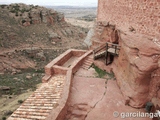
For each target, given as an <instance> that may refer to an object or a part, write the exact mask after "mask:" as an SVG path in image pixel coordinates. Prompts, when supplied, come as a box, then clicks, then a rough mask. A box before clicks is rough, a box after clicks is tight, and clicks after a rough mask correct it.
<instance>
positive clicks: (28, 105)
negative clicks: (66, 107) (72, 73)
mask: <svg viewBox="0 0 160 120" xmlns="http://www.w3.org/2000/svg"><path fill="white" fill-rule="evenodd" d="M64 80H65V76H64V75H54V76H53V77H52V78H51V79H50V80H49V81H48V82H47V83H42V85H41V86H40V87H39V88H38V89H37V90H36V91H35V92H34V93H33V94H32V95H31V96H30V97H29V98H28V99H27V100H26V101H24V103H23V104H22V105H21V106H20V107H19V108H18V109H17V110H16V111H15V112H14V113H13V114H12V115H11V116H10V117H9V118H8V120H45V119H46V117H47V116H48V115H49V114H50V112H51V110H52V109H54V108H56V107H57V106H58V104H59V103H58V101H59V99H60V98H61V93H62V91H63V86H64Z"/></svg>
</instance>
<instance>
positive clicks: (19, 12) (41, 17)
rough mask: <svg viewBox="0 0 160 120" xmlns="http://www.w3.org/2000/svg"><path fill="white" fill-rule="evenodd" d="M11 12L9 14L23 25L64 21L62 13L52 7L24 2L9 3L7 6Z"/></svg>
mask: <svg viewBox="0 0 160 120" xmlns="http://www.w3.org/2000/svg"><path fill="white" fill-rule="evenodd" d="M7 7H8V9H9V10H10V12H11V14H10V15H11V16H14V17H15V18H16V19H18V20H20V23H21V24H22V25H23V26H29V25H31V24H40V23H45V24H49V25H53V24H55V23H58V22H62V21H64V15H63V14H62V13H59V12H57V11H54V10H53V9H47V8H45V7H40V6H38V5H37V6H34V5H29V6H28V5H25V4H22V3H21V4H11V5H9V6H7Z"/></svg>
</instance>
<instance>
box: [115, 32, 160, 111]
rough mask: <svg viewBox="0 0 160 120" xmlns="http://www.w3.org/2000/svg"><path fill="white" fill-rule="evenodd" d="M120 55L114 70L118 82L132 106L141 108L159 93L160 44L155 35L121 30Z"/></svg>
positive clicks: (116, 59)
mask: <svg viewBox="0 0 160 120" xmlns="http://www.w3.org/2000/svg"><path fill="white" fill-rule="evenodd" d="M120 38H121V39H120V40H119V44H120V46H121V50H120V53H119V57H116V58H115V60H114V67H113V71H114V73H115V75H116V78H117V83H118V85H119V87H120V89H121V91H122V93H123V95H124V96H125V99H126V100H127V101H129V102H128V104H129V105H131V106H132V107H136V108H140V107H143V106H144V105H145V103H146V102H148V101H150V100H151V99H152V98H153V97H159V88H160V75H159V74H160V44H159V40H157V39H156V40H157V42H155V38H149V37H146V36H142V35H138V34H134V33H131V32H130V33H121V34H120Z"/></svg>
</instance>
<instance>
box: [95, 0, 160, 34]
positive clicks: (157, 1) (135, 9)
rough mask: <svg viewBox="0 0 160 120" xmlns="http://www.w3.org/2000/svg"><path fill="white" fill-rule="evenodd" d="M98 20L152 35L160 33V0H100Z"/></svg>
mask: <svg viewBox="0 0 160 120" xmlns="http://www.w3.org/2000/svg"><path fill="white" fill-rule="evenodd" d="M97 21H108V22H109V23H111V24H115V25H116V26H117V27H118V28H120V29H123V30H128V29H129V28H134V29H135V30H136V32H138V33H141V34H147V35H151V36H155V35H158V34H159V33H160V0H99V3H98V16H97Z"/></svg>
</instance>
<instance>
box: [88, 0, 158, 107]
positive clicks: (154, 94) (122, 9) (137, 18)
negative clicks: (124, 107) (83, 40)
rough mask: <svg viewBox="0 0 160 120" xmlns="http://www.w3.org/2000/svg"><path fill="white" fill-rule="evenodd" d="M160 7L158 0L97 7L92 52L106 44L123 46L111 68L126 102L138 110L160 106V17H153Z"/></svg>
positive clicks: (110, 0)
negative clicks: (149, 103)
mask: <svg viewBox="0 0 160 120" xmlns="http://www.w3.org/2000/svg"><path fill="white" fill-rule="evenodd" d="M159 5H160V2H159V1H156V0H153V1H152V2H151V1H146V0H144V1H142V2H138V1H137V2H135V1H125V0H99V4H98V16H97V24H96V26H95V33H94V36H93V37H92V46H91V48H92V49H93V48H95V47H97V46H98V45H101V44H105V43H106V42H112V43H115V42H116V43H118V44H119V45H120V46H121V49H120V52H119V56H118V57H115V58H114V61H113V63H112V65H111V67H112V68H113V71H114V73H115V75H116V78H117V84H118V86H119V88H120V90H121V91H122V94H123V95H124V98H125V100H126V101H128V104H129V105H130V106H132V107H136V108H141V107H144V106H145V104H146V102H148V101H152V102H153V103H154V105H155V106H156V105H160V37H159V31H160V29H159V27H160V26H158V14H152V16H150V13H151V12H153V13H158V12H159V11H160V10H159V9H158V6H159ZM113 6H114V7H113ZM148 6H150V7H148ZM151 19H152V20H151ZM106 67H107V66H106Z"/></svg>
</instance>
